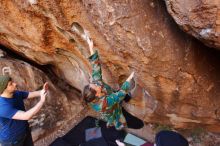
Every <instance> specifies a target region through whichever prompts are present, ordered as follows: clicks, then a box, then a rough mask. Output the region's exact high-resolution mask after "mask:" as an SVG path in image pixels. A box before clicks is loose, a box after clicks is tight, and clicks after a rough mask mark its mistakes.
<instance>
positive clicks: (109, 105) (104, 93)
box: [82, 40, 134, 130]
mask: <svg viewBox="0 0 220 146" xmlns="http://www.w3.org/2000/svg"><path fill="white" fill-rule="evenodd" d="M88 44H89V49H90V53H91V56H90V57H89V61H90V63H91V65H92V82H91V83H90V84H89V85H86V86H85V87H84V90H83V93H82V96H83V99H84V101H85V102H86V103H87V104H88V105H90V106H91V107H92V109H94V110H95V111H97V112H100V114H101V119H103V120H105V121H106V122H107V125H106V126H107V127H109V126H115V128H116V129H117V130H121V129H122V128H124V127H126V126H127V124H126V120H125V117H124V115H123V113H122V107H121V104H120V103H121V102H122V100H123V99H124V98H125V96H126V94H127V93H128V91H129V89H130V81H131V79H132V78H133V77H134V72H132V73H131V75H130V76H129V77H128V78H127V80H126V81H125V82H124V83H123V84H122V86H121V88H120V90H118V91H114V89H112V88H111V87H110V86H109V85H107V84H106V83H104V82H103V80H102V70H101V64H100V61H99V55H98V51H95V52H94V50H93V42H92V40H89V41H88Z"/></svg>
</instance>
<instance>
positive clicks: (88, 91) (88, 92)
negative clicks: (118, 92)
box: [82, 85, 96, 104]
mask: <svg viewBox="0 0 220 146" xmlns="http://www.w3.org/2000/svg"><path fill="white" fill-rule="evenodd" d="M95 95H96V91H95V90H94V89H92V88H90V86H89V85H86V86H85V87H84V89H83V92H82V98H83V101H84V102H85V103H86V104H87V103H89V102H92V101H93V100H94V99H95V98H96V96H95Z"/></svg>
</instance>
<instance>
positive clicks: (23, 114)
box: [12, 90, 47, 120]
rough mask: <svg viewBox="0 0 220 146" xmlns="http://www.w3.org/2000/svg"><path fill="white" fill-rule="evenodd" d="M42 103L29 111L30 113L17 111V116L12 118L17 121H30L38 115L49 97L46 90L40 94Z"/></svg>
mask: <svg viewBox="0 0 220 146" xmlns="http://www.w3.org/2000/svg"><path fill="white" fill-rule="evenodd" d="M40 94H41V95H40V97H41V98H40V101H39V102H38V103H37V104H36V105H35V106H34V107H33V108H31V109H29V110H28V111H26V112H25V111H21V110H19V111H17V112H16V113H15V115H14V116H13V117H12V119H16V120H30V119H31V118H32V117H33V116H34V115H35V114H36V113H38V112H39V110H40V109H41V107H42V106H43V104H44V102H45V99H46V96H47V92H46V91H45V90H42V91H41V93H40Z"/></svg>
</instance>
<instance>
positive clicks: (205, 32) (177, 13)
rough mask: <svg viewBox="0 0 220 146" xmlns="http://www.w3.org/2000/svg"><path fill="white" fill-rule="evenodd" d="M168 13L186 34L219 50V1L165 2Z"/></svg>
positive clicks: (183, 0)
mask: <svg viewBox="0 0 220 146" xmlns="http://www.w3.org/2000/svg"><path fill="white" fill-rule="evenodd" d="M165 2H166V5H167V9H168V12H169V13H170V15H171V16H172V17H173V18H174V20H175V21H176V23H177V24H178V25H179V26H180V27H181V28H182V29H183V30H184V31H185V32H187V33H188V34H191V35H193V36H194V37H196V38H197V39H199V40H201V41H202V42H204V43H205V44H206V45H207V46H211V47H215V48H217V49H220V1H219V0H198V1H196V0H165Z"/></svg>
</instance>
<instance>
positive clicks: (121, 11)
mask: <svg viewBox="0 0 220 146" xmlns="http://www.w3.org/2000/svg"><path fill="white" fill-rule="evenodd" d="M0 18H1V21H0V33H1V36H0V43H1V44H2V45H4V46H6V47H8V48H11V49H12V50H13V51H15V52H17V53H18V54H20V55H22V56H24V57H26V58H29V59H30V60H32V61H34V62H36V63H38V64H41V65H48V66H50V69H51V70H52V71H53V72H54V73H55V74H56V75H57V78H60V79H61V80H63V81H65V82H66V83H67V84H68V85H71V86H72V87H74V88H76V89H79V90H82V89H83V86H84V85H86V84H87V83H88V82H89V75H90V74H91V72H90V71H91V67H90V66H89V62H88V61H87V57H88V56H89V50H88V44H87V41H86V39H87V37H86V36H90V37H91V39H92V40H93V41H94V46H95V48H97V50H98V51H99V53H100V60H101V63H102V69H103V70H102V71H103V79H104V81H106V82H107V83H109V84H110V85H111V86H112V87H114V88H116V89H117V88H118V87H119V85H120V84H121V83H122V82H123V81H125V79H126V78H127V77H128V75H129V74H130V73H131V72H132V71H135V72H136V73H135V81H136V82H135V87H134V89H133V90H132V93H133V99H132V100H131V101H130V103H129V104H125V105H124V106H126V108H127V109H128V110H129V111H130V112H132V113H133V114H135V115H136V116H138V117H139V118H142V119H144V121H146V122H152V123H161V124H167V125H171V126H174V127H176V128H191V127H194V126H201V127H203V128H207V129H208V130H211V131H218V132H219V131H220V122H219V119H220V99H219V98H218V97H220V91H219V88H220V76H219V74H220V66H219V64H220V54H219V52H217V51H216V50H212V49H209V48H208V47H206V46H204V45H203V44H201V43H200V42H198V41H197V40H195V39H193V38H191V37H189V36H188V35H186V34H184V33H183V32H182V31H180V29H179V27H178V26H177V25H176V23H175V22H174V21H173V19H172V18H171V17H170V15H169V14H168V13H167V10H166V5H165V3H164V2H163V1H161V0H149V1H145V0H139V1H129V0H118V1H117V0H105V1H96V0H89V1H88V0H82V1H80V0H73V1H64V0H59V1H58V0H53V1H43V0H42V1H41V0H35V1H33V0H29V1H25V0H24V1H12V0H2V2H1V5H0ZM88 34H89V35H88ZM208 38H211V37H208ZM54 112H56V111H54Z"/></svg>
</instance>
